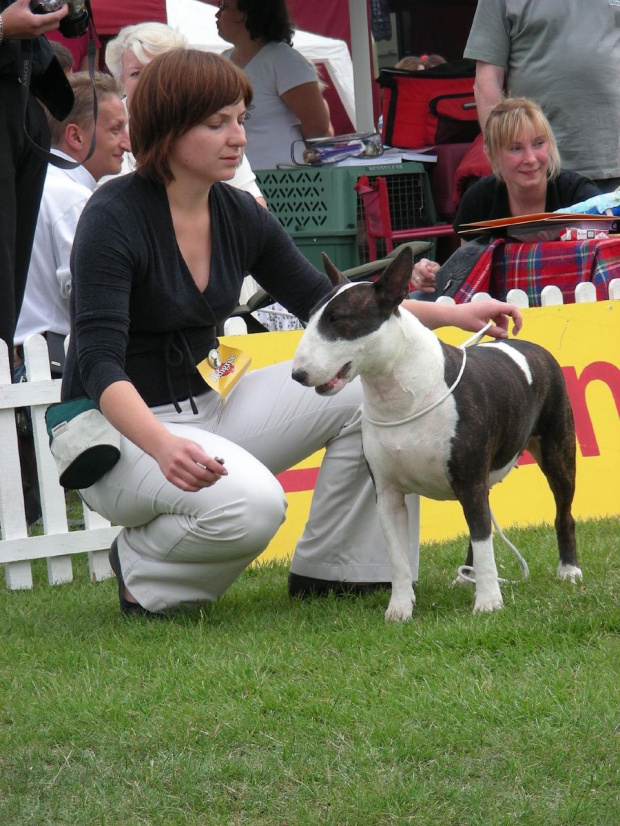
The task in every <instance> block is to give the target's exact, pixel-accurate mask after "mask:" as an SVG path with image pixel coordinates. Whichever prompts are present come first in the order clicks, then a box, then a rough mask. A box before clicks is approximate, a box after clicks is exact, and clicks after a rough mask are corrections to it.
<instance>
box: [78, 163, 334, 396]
mask: <svg viewBox="0 0 620 826" xmlns="http://www.w3.org/2000/svg"><path fill="white" fill-rule="evenodd" d="M209 206H210V213H211V235H212V247H211V262H210V277H209V283H208V285H207V288H206V289H205V291H204V292H200V290H199V288H198V287H197V286H196V283H195V282H194V280H193V278H192V275H191V273H190V272H189V270H188V268H187V265H186V264H185V261H184V260H183V257H182V255H181V252H180V250H179V248H178V246H177V242H176V236H175V233H174V228H173V224H172V216H171V214H170V208H169V204H168V198H167V195H166V190H165V187H164V186H163V185H162V184H160V183H158V182H156V181H153V180H150V179H148V178H146V177H144V176H141V175H140V174H138V173H133V174H131V175H124V176H122V177H121V178H118V179H116V180H112V181H110V182H109V183H107V184H105V185H104V186H103V187H101V189H99V190H97V191H96V192H95V193H94V195H93V196H92V197H91V198H90V200H89V202H88V204H87V205H86V207H85V209H84V212H83V213H82V216H81V218H80V221H79V224H78V227H77V231H76V235H75V240H74V244H73V250H72V255H71V272H72V288H71V338H70V345H69V352H68V354H67V362H66V365H65V370H64V376H63V384H62V398H63V400H67V399H72V398H77V397H79V396H84V395H87V396H89V397H90V398H91V399H93V400H94V401H95V402H96V403H97V404H98V403H99V399H100V397H101V394H102V393H103V391H104V390H105V389H106V388H107V387H108V386H109V385H110V384H112V383H113V382H116V381H123V380H125V381H126V380H129V381H130V382H132V384H133V385H134V386H135V387H136V389H137V390H138V392H139V393H140V395H141V396H142V398H143V399H144V400H145V402H146V403H147V404H148V405H149V406H154V405H158V404H166V403H170V402H175V401H180V400H181V399H185V398H188V397H191V396H193V395H197V394H198V393H202V392H204V391H205V390H207V389H208V388H207V385H206V384H205V383H204V381H203V379H202V377H201V376H200V374H199V373H198V371H197V370H196V369H195V365H196V364H197V363H198V362H200V361H201V360H202V359H204V358H205V357H206V356H207V355H208V353H209V350H211V349H212V347H213V346H214V345H215V325H216V324H217V323H218V322H220V321H222V320H224V319H225V318H227V317H228V315H229V314H230V313H231V311H232V310H234V308H235V307H236V306H237V303H238V298H239V292H240V289H241V285H242V282H243V279H244V277H245V276H246V275H247V274H248V273H250V272H251V273H252V275H253V276H254V278H256V280H257V281H258V283H259V284H260V285H261V286H262V287H263V288H264V289H265V290H267V292H269V294H270V295H272V296H273V298H274V299H275V300H276V301H279V302H280V303H281V304H283V305H284V306H285V307H286V308H287V309H288V310H290V311H291V312H293V313H294V314H295V315H297V316H298V317H300V318H302V319H306V318H307V317H308V314H309V312H310V310H311V309H312V307H313V306H314V305H315V304H316V303H317V302H318V301H319V300H320V299H321V298H322V297H323V296H324V295H326V293H327V292H329V290H330V289H331V287H330V284H329V281H328V279H327V278H326V276H324V275H323V274H322V273H320V272H319V271H318V270H316V269H315V268H314V267H313V266H312V265H311V264H310V262H309V261H308V260H307V259H306V258H305V257H304V256H303V255H302V254H301V253H300V252H299V251H298V250H297V248H296V247H295V246H294V244H293V242H292V240H291V239H290V237H289V236H288V235H287V234H286V232H285V230H284V229H283V227H282V226H281V225H280V223H279V221H278V220H277V219H276V218H275V217H274V216H273V215H271V214H270V213H269V212H268V211H267V210H266V209H264V208H263V207H261V206H260V205H259V204H257V203H256V201H255V200H254V198H253V197H252V196H251V195H249V194H248V193H246V192H240V191H239V190H236V189H234V188H233V187H230V186H227V185H225V184H214V185H213V186H212V188H211V191H210V195H209Z"/></svg>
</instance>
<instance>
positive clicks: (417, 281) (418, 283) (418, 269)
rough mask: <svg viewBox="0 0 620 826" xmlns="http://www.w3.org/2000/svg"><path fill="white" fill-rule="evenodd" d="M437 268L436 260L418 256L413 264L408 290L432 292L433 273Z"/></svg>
mask: <svg viewBox="0 0 620 826" xmlns="http://www.w3.org/2000/svg"><path fill="white" fill-rule="evenodd" d="M438 269H439V264H438V263H437V262H436V261H429V259H428V258H420V260H419V261H417V262H416V263H415V264H414V265H413V270H412V273H411V281H410V282H409V289H410V290H412V291H413V290H421V291H422V292H423V293H434V292H435V290H436V284H435V275H436V273H437V270H438Z"/></svg>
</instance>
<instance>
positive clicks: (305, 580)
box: [288, 573, 392, 599]
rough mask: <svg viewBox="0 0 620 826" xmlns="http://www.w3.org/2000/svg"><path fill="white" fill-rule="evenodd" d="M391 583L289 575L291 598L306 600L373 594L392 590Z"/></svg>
mask: <svg viewBox="0 0 620 826" xmlns="http://www.w3.org/2000/svg"><path fill="white" fill-rule="evenodd" d="M391 587H392V583H391V582H339V581H338V580H329V579H315V578H314V577H311V576H300V575H299V574H293V573H290V574H289V575H288V593H289V596H291V597H298V598H299V599H306V598H308V597H326V596H327V595H328V594H335V595H336V596H346V595H347V594H371V593H373V592H374V591H382V590H384V589H386V588H391Z"/></svg>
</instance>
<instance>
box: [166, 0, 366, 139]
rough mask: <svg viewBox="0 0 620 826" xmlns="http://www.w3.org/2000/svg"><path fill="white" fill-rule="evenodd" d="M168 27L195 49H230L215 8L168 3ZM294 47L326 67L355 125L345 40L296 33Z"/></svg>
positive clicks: (193, 0)
mask: <svg viewBox="0 0 620 826" xmlns="http://www.w3.org/2000/svg"><path fill="white" fill-rule="evenodd" d="M166 9H167V14H168V24H169V25H170V26H173V27H174V28H175V29H178V30H179V31H180V32H182V33H183V34H184V35H185V36H186V37H187V39H188V40H189V42H190V43H191V45H192V46H194V47H196V48H200V49H207V50H208V51H211V52H218V53H219V52H223V51H225V50H226V49H229V48H230V45H231V44H230V43H227V42H226V41H225V40H222V38H221V37H220V36H219V35H218V33H217V26H216V23H215V15H216V13H217V8H216V7H215V6H210V5H207V4H206V3H201V2H199V0H166ZM293 46H294V47H295V48H296V49H297V50H298V51H299V52H301V53H302V54H303V55H304V56H305V57H306V58H307V59H308V60H311V61H312V62H313V63H323V64H324V66H325V68H326V70H327V72H328V73H329V77H330V79H331V81H332V83H333V85H334V88H335V89H336V91H337V92H338V95H339V96H340V99H341V100H342V104H343V106H344V108H345V110H346V113H347V115H348V116H349V118H350V120H351V123H353V124H354V125H355V124H356V117H355V93H354V88H353V64H352V62H351V56H350V54H349V49H348V48H347V44H346V43H345V42H344V40H335V39H333V38H331V37H321V36H320V35H318V34H310V33H309V32H303V31H295V35H294V38H293Z"/></svg>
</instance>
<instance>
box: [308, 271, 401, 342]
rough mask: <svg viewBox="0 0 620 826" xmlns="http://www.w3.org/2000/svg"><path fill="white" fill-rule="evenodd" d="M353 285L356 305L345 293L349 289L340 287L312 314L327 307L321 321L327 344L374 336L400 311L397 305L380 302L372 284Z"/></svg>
mask: <svg viewBox="0 0 620 826" xmlns="http://www.w3.org/2000/svg"><path fill="white" fill-rule="evenodd" d="M350 286H351V287H354V288H355V302H351V300H350V297H349V296H348V295H344V294H343V293H344V292H346V290H347V289H348V287H344V288H343V287H338V288H336V290H332V292H331V293H330V294H329V295H328V296H326V297H325V298H324V299H323V301H321V303H320V304H318V305H317V306H316V307H315V308H314V309H313V310H312V315H315V313H317V312H318V311H319V310H320V309H321V307H325V310H324V312H323V313H322V315H321V318H320V319H319V324H318V330H319V332H320V334H321V335H322V336H323V338H325V339H326V340H327V341H336V340H337V339H345V340H346V341H354V340H355V339H356V338H362V337H363V336H367V335H370V333H374V332H375V331H376V330H378V329H379V327H381V325H382V324H383V323H384V322H385V321H386V320H387V319H388V317H389V316H390V315H393V314H394V313H395V312H396V310H395V309H394V307H393V306H389V305H386V304H380V303H378V302H377V300H376V294H375V291H374V290H373V286H372V284H368V283H363V284H351V285H350ZM326 305H329V306H326Z"/></svg>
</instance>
